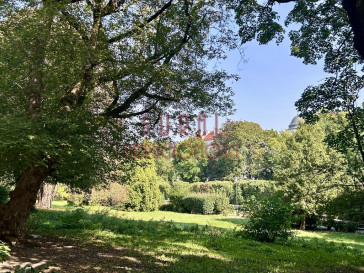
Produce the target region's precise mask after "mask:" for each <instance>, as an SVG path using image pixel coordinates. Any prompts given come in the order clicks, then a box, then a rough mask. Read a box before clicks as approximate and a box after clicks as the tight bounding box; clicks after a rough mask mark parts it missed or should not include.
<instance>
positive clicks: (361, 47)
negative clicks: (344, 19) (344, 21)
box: [342, 0, 364, 59]
mask: <svg viewBox="0 0 364 273" xmlns="http://www.w3.org/2000/svg"><path fill="white" fill-rule="evenodd" d="M342 3H343V7H344V9H345V10H346V12H347V14H348V16H349V20H350V24H351V27H352V29H353V32H354V45H355V48H356V49H357V50H358V52H359V53H360V55H361V57H362V59H364V0H343V2H342Z"/></svg>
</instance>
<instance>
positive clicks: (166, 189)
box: [159, 179, 172, 200]
mask: <svg viewBox="0 0 364 273" xmlns="http://www.w3.org/2000/svg"><path fill="white" fill-rule="evenodd" d="M171 188H172V186H171V183H169V182H167V181H165V180H163V179H160V180H159V191H160V192H161V194H162V197H163V198H164V200H166V199H168V198H169V193H170V191H171Z"/></svg>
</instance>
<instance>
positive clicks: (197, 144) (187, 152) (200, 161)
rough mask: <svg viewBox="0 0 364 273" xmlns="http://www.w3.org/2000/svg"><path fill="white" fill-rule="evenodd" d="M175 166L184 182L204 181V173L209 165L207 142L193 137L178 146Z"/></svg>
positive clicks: (175, 154) (174, 161)
mask: <svg viewBox="0 0 364 273" xmlns="http://www.w3.org/2000/svg"><path fill="white" fill-rule="evenodd" d="M173 164H174V166H175V169H176V171H177V174H178V176H179V177H180V178H181V179H182V180H183V181H186V182H197V181H201V180H203V171H204V168H205V166H206V165H207V155H206V144H205V142H204V141H203V140H202V139H199V138H197V137H191V138H188V139H186V140H184V141H182V142H181V143H179V144H178V145H176V148H175V153H174V160H173Z"/></svg>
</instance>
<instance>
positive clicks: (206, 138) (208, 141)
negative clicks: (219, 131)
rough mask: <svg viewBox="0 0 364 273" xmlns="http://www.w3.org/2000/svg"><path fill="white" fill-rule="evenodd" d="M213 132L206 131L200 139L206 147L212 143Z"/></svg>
mask: <svg viewBox="0 0 364 273" xmlns="http://www.w3.org/2000/svg"><path fill="white" fill-rule="evenodd" d="M214 136H215V134H214V132H213V131H207V132H206V134H205V135H202V136H201V138H202V140H203V141H205V143H206V146H209V145H211V144H212V142H214Z"/></svg>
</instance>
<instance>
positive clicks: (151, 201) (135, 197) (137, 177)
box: [127, 162, 161, 211]
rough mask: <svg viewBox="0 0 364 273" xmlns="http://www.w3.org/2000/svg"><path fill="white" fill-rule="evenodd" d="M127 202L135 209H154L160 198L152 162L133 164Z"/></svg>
mask: <svg viewBox="0 0 364 273" xmlns="http://www.w3.org/2000/svg"><path fill="white" fill-rule="evenodd" d="M128 184H129V186H130V187H129V202H128V204H127V207H128V208H129V209H131V210H135V211H154V210H156V209H158V207H159V205H160V200H161V193H160V191H159V186H158V179H157V174H156V171H155V166H154V164H151V163H148V162H146V163H145V165H144V166H142V163H141V164H140V165H137V166H134V167H133V168H132V171H131V174H130V176H129V181H128Z"/></svg>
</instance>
